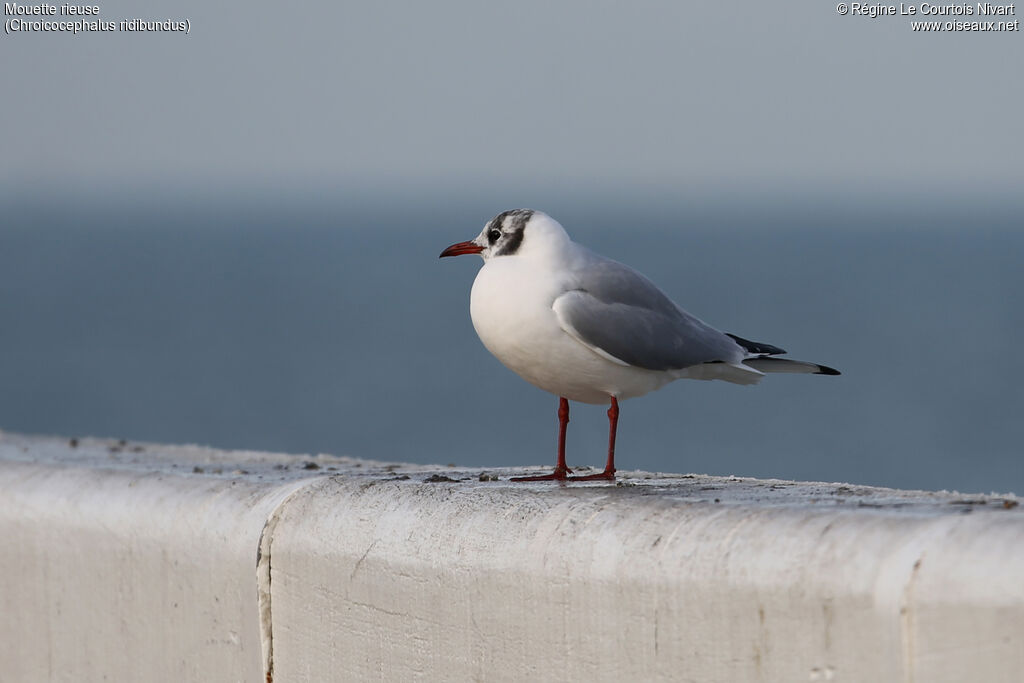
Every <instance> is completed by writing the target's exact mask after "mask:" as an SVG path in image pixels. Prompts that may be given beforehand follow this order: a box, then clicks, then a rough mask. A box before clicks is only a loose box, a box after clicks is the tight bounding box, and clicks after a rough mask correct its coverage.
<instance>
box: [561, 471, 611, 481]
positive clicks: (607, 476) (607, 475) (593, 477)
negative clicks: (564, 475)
mask: <svg viewBox="0 0 1024 683" xmlns="http://www.w3.org/2000/svg"><path fill="white" fill-rule="evenodd" d="M599 479H604V480H606V481H615V470H605V471H604V472H598V473H597V474H581V475H579V476H575V477H569V481H597V480H599Z"/></svg>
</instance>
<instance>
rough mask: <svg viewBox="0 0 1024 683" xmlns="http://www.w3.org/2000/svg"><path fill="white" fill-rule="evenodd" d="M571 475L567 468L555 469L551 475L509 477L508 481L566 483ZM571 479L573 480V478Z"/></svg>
mask: <svg viewBox="0 0 1024 683" xmlns="http://www.w3.org/2000/svg"><path fill="white" fill-rule="evenodd" d="M571 473H572V470H570V469H569V468H568V467H566V468H565V469H561V468H555V471H554V472H552V473H551V474H538V475H536V476H533V477H511V478H509V481H566V480H568V479H569V478H570V477H569V476H568V475H569V474H571ZM572 478H573V479H575V477H572Z"/></svg>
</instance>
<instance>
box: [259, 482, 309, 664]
mask: <svg viewBox="0 0 1024 683" xmlns="http://www.w3.org/2000/svg"><path fill="white" fill-rule="evenodd" d="M319 479H320V477H318V478H315V479H305V480H302V482H301V485H300V486H298V487H296V488H295V490H294V491H292V492H291V493H289V494H288V495H287V496H285V497H284V498H283V499H282V500H281V502H280V503H278V504H277V505H276V506H275V507H274V509H273V510H272V511H271V513H270V515H268V516H267V520H266V522H264V523H263V530H262V531H260V540H259V545H258V547H257V549H256V589H257V596H258V597H257V600H258V607H259V615H260V646H261V650H262V652H263V673H264V679H265V681H266V683H273V681H274V621H273V611H272V609H271V590H270V581H271V571H270V561H271V560H270V557H271V547H272V545H273V541H274V531H275V530H276V529H277V523H278V522H279V521H280V519H281V513H282V511H283V510H284V506H285V505H287V504H288V501H290V500H291V499H292V497H293V496H295V495H296V494H297V493H299V492H301V491H302V490H304V489H305V488H306V487H307V486H309V485H310V484H312V483H314V482H316V481H318V480H319Z"/></svg>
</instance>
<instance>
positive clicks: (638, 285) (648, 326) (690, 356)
mask: <svg viewBox="0 0 1024 683" xmlns="http://www.w3.org/2000/svg"><path fill="white" fill-rule="evenodd" d="M597 258H600V257H597ZM574 284H575V285H576V288H574V289H572V290H570V291H567V292H566V293H565V294H562V295H561V296H559V297H558V298H557V299H555V301H554V303H553V304H552V308H553V309H554V311H555V315H556V316H557V317H558V321H559V323H560V324H561V325H562V328H563V329H564V330H565V331H566V332H568V333H569V334H570V335H572V336H573V337H574V338H576V339H577V340H578V341H579V342H580V343H582V344H584V345H585V346H587V347H589V348H590V349H592V350H593V351H595V352H596V353H598V354H600V355H602V356H604V357H605V358H608V359H609V360H612V361H615V362H618V363H620V364H622V365H632V366H635V367H640V368H646V369H648V370H677V369H681V368H685V367H689V366H691V365H697V364H699V363H708V362H711V361H724V362H726V363H736V362H739V361H740V360H742V359H743V357H744V353H743V350H742V349H741V348H740V346H739V345H738V344H736V342H734V341H733V340H732V339H730V338H729V337H727V336H726V335H724V334H723V333H721V332H719V331H718V330H716V329H715V328H713V327H711V326H710V325H707V324H705V323H704V322H702V321H701V320H699V319H697V318H695V317H694V316H692V315H690V314H689V313H687V312H685V311H683V310H682V309H680V308H679V307H678V306H676V305H675V304H674V303H672V301H671V300H670V299H669V298H668V297H667V296H665V295H664V294H663V293H662V292H661V290H659V289H658V288H657V287H655V286H654V284H653V283H652V282H651V281H650V280H648V279H647V278H645V277H644V276H643V275H641V274H639V273H637V272H636V271H635V270H633V269H632V268H629V267H628V266H624V265H622V264H621V263H617V262H615V261H610V260H607V259H601V260H600V261H597V262H593V263H591V264H589V265H588V266H587V267H586V268H584V269H581V270H580V271H578V272H577V273H576V277H575V281H574Z"/></svg>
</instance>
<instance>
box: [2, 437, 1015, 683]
mask: <svg viewBox="0 0 1024 683" xmlns="http://www.w3.org/2000/svg"><path fill="white" fill-rule="evenodd" d="M306 463H310V464H309V465H308V467H310V469H306V466H307V465H306ZM314 467H315V469H314ZM196 468H198V469H200V470H202V471H195V472H194V471H193V470H194V469H196ZM489 473H490V474H498V475H500V476H501V478H502V479H503V480H504V479H506V478H507V476H508V475H510V474H512V473H513V471H512V470H500V471H493V470H492V471H490V472H489ZM515 473H519V470H516V471H515ZM480 475H481V472H480V470H468V469H453V468H438V467H422V466H409V465H397V464H396V465H386V464H384V463H375V462H368V461H356V460H352V459H348V458H332V457H328V456H318V457H317V458H308V457H304V456H287V455H275V454H265V453H244V452H235V453H229V452H220V451H213V450H209V449H202V448H195V447H164V446H154V445H149V444H123V445H121V444H117V443H114V442H110V441H98V440H84V441H82V442H81V443H78V444H77V446H76V447H71V446H70V444H69V442H68V441H67V440H65V439H59V440H58V439H41V438H36V437H23V436H17V435H11V434H3V433H0V535H2V538H3V540H4V550H3V551H2V553H0V572H2V575H3V576H4V577H5V578H4V581H3V582H2V583H0V586H2V587H0V607H2V611H3V614H4V620H3V622H2V623H3V627H2V628H3V631H2V632H0V663H2V664H0V680H2V681H46V680H75V681H92V680H97V681H98V680H112V681H121V680H124V681H129V680H130V681H163V680H168V681H171V680H173V681H182V680H195V681H206V680H209V681H231V680H239V681H241V680H247V681H255V680H265V678H267V677H269V676H272V677H273V680H274V681H278V682H279V683H280V682H282V681H307V680H311V681H328V680H345V681H349V680H352V681H365V680H382V681H391V680H395V681H405V680H427V681H435V680H457V681H462V680H487V681H520V680H586V681H600V680H615V681H620V682H621V681H633V680H682V681H687V680H690V681H803V680H807V681H814V680H820V681H826V680H834V681H922V682H929V683H930V682H932V681H937V682H940V683H941V682H943V681H974V680H979V681H980V680H984V681H1020V680H1022V679H1024V579H1022V577H1024V506H1020V505H1018V503H1019V499H1018V498H1016V497H1014V496H1012V495H995V494H991V495H984V496H977V495H974V496H965V495H961V494H955V493H926V492H906V491H893V490H888V489H872V488H867V487H857V486H849V485H840V484H795V483H792V482H782V481H757V480H750V479H736V478H716V477H707V476H696V475H652V474H646V473H637V472H633V473H623V478H622V481H621V482H620V485H619V486H608V485H605V484H586V485H579V484H576V485H569V486H559V485H557V484H550V483H541V484H528V485H524V484H510V483H508V482H507V481H480ZM432 478H433V480H431V479H432ZM444 478H448V479H452V480H455V481H445V480H444ZM437 479H441V480H440V481H437ZM257 556H259V557H258V559H257Z"/></svg>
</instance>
